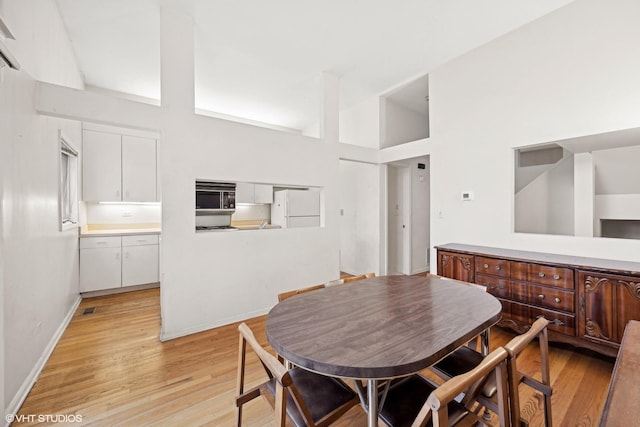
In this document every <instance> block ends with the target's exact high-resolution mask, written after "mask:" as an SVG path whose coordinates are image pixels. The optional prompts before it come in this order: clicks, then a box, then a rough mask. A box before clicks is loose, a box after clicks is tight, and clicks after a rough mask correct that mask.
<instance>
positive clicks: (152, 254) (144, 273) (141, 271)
mask: <svg viewBox="0 0 640 427" xmlns="http://www.w3.org/2000/svg"><path fill="white" fill-rule="evenodd" d="M122 252H123V254H122V257H123V258H122V286H132V285H142V284H145V283H154V282H157V281H158V245H141V246H125V247H123V248H122Z"/></svg>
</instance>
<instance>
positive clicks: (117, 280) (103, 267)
mask: <svg viewBox="0 0 640 427" xmlns="http://www.w3.org/2000/svg"><path fill="white" fill-rule="evenodd" d="M121 254H122V249H120V247H119V246H118V247H117V248H90V249H81V250H80V292H90V291H98V290H102V289H112V288H119V287H120V286H122V277H121V261H120V258H121Z"/></svg>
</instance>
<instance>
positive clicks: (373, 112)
mask: <svg viewBox="0 0 640 427" xmlns="http://www.w3.org/2000/svg"><path fill="white" fill-rule="evenodd" d="M380 102H381V101H380V98H379V97H377V96H376V97H373V98H370V99H368V100H366V101H364V102H361V103H360V104H358V105H356V106H354V107H352V108H350V109H348V110H346V111H341V112H340V124H339V126H340V142H343V143H345V144H353V145H360V146H364V147H369V148H376V149H377V148H380V141H381V123H380V118H381V108H380Z"/></svg>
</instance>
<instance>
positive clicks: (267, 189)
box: [254, 184, 273, 204]
mask: <svg viewBox="0 0 640 427" xmlns="http://www.w3.org/2000/svg"><path fill="white" fill-rule="evenodd" d="M254 200H255V203H265V204H270V203H273V185H268V184H254Z"/></svg>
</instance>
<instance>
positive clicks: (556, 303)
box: [511, 282, 575, 313]
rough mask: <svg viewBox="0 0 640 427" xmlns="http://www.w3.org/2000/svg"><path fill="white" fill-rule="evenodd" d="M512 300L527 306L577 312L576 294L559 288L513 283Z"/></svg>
mask: <svg viewBox="0 0 640 427" xmlns="http://www.w3.org/2000/svg"><path fill="white" fill-rule="evenodd" d="M511 297H512V299H514V300H516V301H520V302H524V303H526V304H532V305H539V306H541V307H548V308H551V309H554V310H562V311H568V312H570V313H574V312H575V294H574V293H573V292H571V291H564V290H561V289H558V288H550V287H545V286H537V285H533V284H531V283H519V282H513V283H512V284H511Z"/></svg>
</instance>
